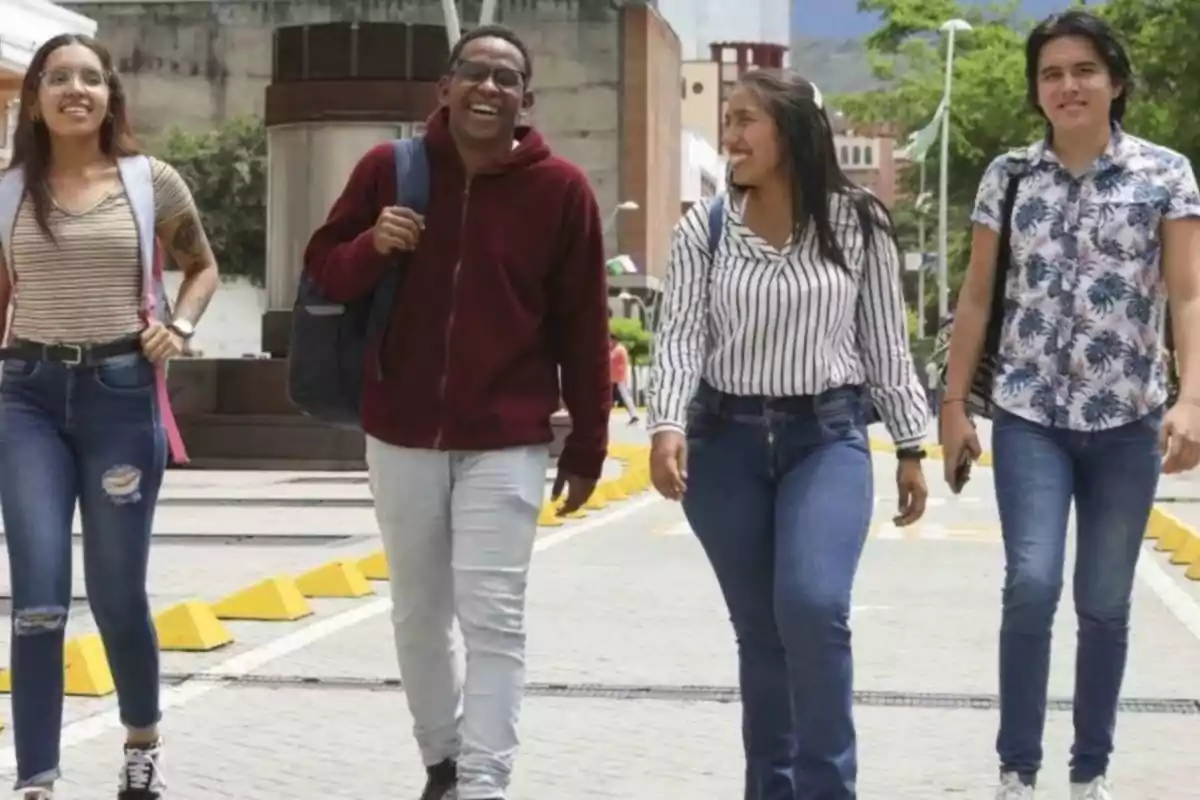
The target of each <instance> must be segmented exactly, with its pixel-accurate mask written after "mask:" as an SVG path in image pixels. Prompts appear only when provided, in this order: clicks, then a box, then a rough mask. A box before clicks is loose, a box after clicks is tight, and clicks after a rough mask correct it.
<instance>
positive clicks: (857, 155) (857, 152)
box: [853, 145, 862, 167]
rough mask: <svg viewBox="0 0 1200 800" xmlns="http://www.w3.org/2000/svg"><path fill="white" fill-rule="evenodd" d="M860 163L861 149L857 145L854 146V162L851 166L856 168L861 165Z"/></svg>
mask: <svg viewBox="0 0 1200 800" xmlns="http://www.w3.org/2000/svg"><path fill="white" fill-rule="evenodd" d="M861 163H862V148H861V147H859V146H858V145H854V161H853V164H854V166H856V167H857V166H858V165H859V164H861Z"/></svg>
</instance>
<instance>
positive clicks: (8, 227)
mask: <svg viewBox="0 0 1200 800" xmlns="http://www.w3.org/2000/svg"><path fill="white" fill-rule="evenodd" d="M117 171H118V173H119V174H120V176H121V183H122V184H123V185H124V187H125V196H126V198H127V199H128V200H129V207H130V209H131V210H132V211H133V219H134V224H135V225H136V227H137V233H138V255H139V260H140V261H141V272H142V300H141V309H140V313H141V317H142V321H143V322H145V323H146V324H149V323H150V322H151V321H154V320H166V319H168V318H169V317H170V314H171V303H170V301H169V299H168V298H167V291H166V286H165V285H164V284H163V262H162V251H161V250H160V249H159V247H158V235H157V233H156V231H155V208H154V177H153V174H152V172H151V167H150V159H149V158H148V157H147V156H124V157H122V158H119V159H117ZM24 199H25V173H24V170H22V169H20V168H17V169H10V170H8V171H7V172H5V173H4V174H3V176H2V177H0V248H2V250H0V252H3V253H4V263H5V265H6V267H7V270H8V281H9V286H11V287H12V290H13V292H14V294H13V295H12V297H11V298H10V301H9V307H8V308H7V309H5V310H4V314H5V319H6V321H7V322H8V323H9V324H7V325H5V329H4V336H5V340H6V342H7V339H8V337H9V336H10V335H11V333H12V325H11V322H12V311H13V307H14V306H15V305H16V303H15V302H14V298H15V297H16V287H17V273H16V269H15V267H14V264H13V254H12V234H13V228H14V226H15V225H16V224H17V214H18V212H19V211H20V208H21V203H22V201H23V200H24ZM160 312H161V313H160ZM155 384H156V386H155V392H156V394H157V395H158V407H159V413H160V414H161V415H162V424H163V428H164V429H165V430H166V434H167V444H168V445H169V446H170V450H171V458H172V460H173V461H174V462H175V463H176V464H186V463H187V460H188V456H187V449H186V448H185V447H184V446H183V437H182V436H181V435H180V433H179V426H178V425H177V424H176V422H175V415H174V413H173V412H172V411H171V399H170V395H169V394H168V393H167V368H166V365H165V364H159V365H158V367H157V369H156V370H155Z"/></svg>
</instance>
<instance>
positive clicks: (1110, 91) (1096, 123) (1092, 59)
mask: <svg viewBox="0 0 1200 800" xmlns="http://www.w3.org/2000/svg"><path fill="white" fill-rule="evenodd" d="M1121 91H1122V87H1120V86H1117V85H1114V83H1113V79H1112V75H1111V74H1110V73H1109V71H1108V69H1107V67H1106V66H1105V64H1104V60H1103V59H1102V58H1101V57H1100V54H1099V53H1098V52H1097V51H1096V48H1095V46H1094V45H1093V44H1092V42H1091V40H1089V39H1088V38H1086V37H1084V36H1060V37H1059V38H1057V39H1052V40H1051V41H1049V42H1047V43H1046V45H1045V46H1044V47H1042V51H1041V53H1039V54H1038V72H1037V98H1038V106H1040V107H1041V109H1042V113H1043V114H1045V115H1046V119H1048V120H1049V121H1050V125H1051V126H1052V127H1053V128H1054V130H1055V131H1057V132H1064V133H1066V132H1078V131H1082V130H1090V129H1095V128H1106V127H1107V126H1108V124H1109V115H1110V109H1111V107H1112V102H1113V100H1114V99H1116V98H1117V97H1119V96H1120V94H1121Z"/></svg>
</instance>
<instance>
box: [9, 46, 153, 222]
mask: <svg viewBox="0 0 1200 800" xmlns="http://www.w3.org/2000/svg"><path fill="white" fill-rule="evenodd" d="M72 44H78V45H83V46H84V47H86V48H87V49H89V50H91V51H92V52H93V53H95V54H96V58H97V59H99V61H100V67H101V69H102V70H103V72H104V78H105V81H107V83H108V113H107V115H106V116H105V118H104V122H103V123H101V125H100V151H101V152H102V153H104V154H105V155H106V156H111V157H112V158H118V157H120V156H129V155H136V154H137V153H138V146H137V141H136V140H135V139H134V136H133V128H132V127H131V126H130V124H129V111H128V107H127V104H126V101H125V89H124V87H123V86H122V85H121V79H120V78H119V77H118V76H117V73H116V71H115V70H114V69H113V60H112V56H111V55H110V54H109V52H108V50H106V49H105V48H104V46H103V45H102V44H100V43H99V42H97V41H96V40H95V39H93V38H92V37H90V36H83V35H81V34H77V33H63V34H60V35H58V36H55V37H53V38H51V39H48V40H46V43H45V44H43V45H42V46H41V47H39V48H38V50H37V52H36V53H34V54H33V58H32V59H31V60H30V62H29V70H28V71H27V72H26V73H25V79H24V80H23V81H22V82H21V116H20V117H19V118H18V119H17V129H16V131H14V133H13V154H12V162H11V163H10V164H9V168H10V169H13V168H16V167H20V168H21V169H23V170H24V172H25V193H26V195H27V196H28V197H29V199H30V200H32V201H33V217H34V219H35V220H36V221H37V226H38V228H40V229H41V231H42V233H43V234H45V235H46V238H48V239H49V240H50V241H54V232H53V231H52V230H51V229H50V208H51V206H52V205H53V202H52V200H51V198H50V186H49V184H48V183H47V178H48V177H49V173H50V130H49V129H48V128H47V127H46V123H45V121H44V120H42V119H41V118H40V117H39V118H35V117H34V109H36V108H37V99H38V85H39V84H40V83H41V82H42V77H43V74H44V73H45V71H46V62H47V61H48V60H49V59H50V56H51V54H52V53H54V51H55V50H57V49H59V48H60V47H66V46H67V45H72Z"/></svg>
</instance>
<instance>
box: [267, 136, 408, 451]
mask: <svg viewBox="0 0 1200 800" xmlns="http://www.w3.org/2000/svg"><path fill="white" fill-rule="evenodd" d="M393 147H394V149H395V155H396V195H397V204H398V205H401V206H405V207H407V208H411V209H412V210H414V211H416V212H418V213H421V214H423V213H425V209H426V208H427V207H428V206H429V160H428V157H427V155H426V152H425V141H424V139H423V138H421V137H419V136H416V137H413V138H410V139H397V140H396V141H395V142H393ZM402 279H403V270H402V269H400V268H398V267H395V268H391V269H389V270H388V271H387V272H386V273H384V277H383V279H382V280H381V281H380V282H379V285H378V286H376V287H375V290H374V291H373V292H371V294H369V295H367V296H366V297H363V298H360V299H358V300H355V301H353V302H350V303H337V302H334V301H332V300H330V299H329V298H328V297H326V296H325V294H324V292H322V291H321V289H320V287H318V286H317V284H316V282H315V281H313V279H312V277H311V276H309V275H308V274H307V270H306V271H305V273H304V274H302V275H301V276H300V283H299V286H298V287H297V289H296V302H295V304H294V305H293V307H292V341H291V345H290V347H289V348H288V384H287V391H288V399H289V400H290V401H291V402H292V404H293V405H294V406H296V408H297V409H299V410H300V411H301V412H302V413H304V414H305V415H307V416H309V417H312V418H313V419H315V420H318V421H320V422H324V423H326V424H329V425H335V426H337V427H342V428H353V429H360V430H361V428H362V397H363V384H364V381H365V379H366V369H367V358H368V355H369V354H370V351H371V348H372V346H375V351H374V357H373V358H372V363H371V365H370V366H371V369H372V371H373V372H374V376H375V378H376V379H377V380H378V379H381V378H382V377H383V362H382V358H381V352H380V351H382V349H383V340H384V336H385V335H386V333H387V325H388V320H389V318H390V317H391V314H392V308H393V306H394V304H395V300H396V294H397V293H398V292H399V291H400V286H401V281H402Z"/></svg>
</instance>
